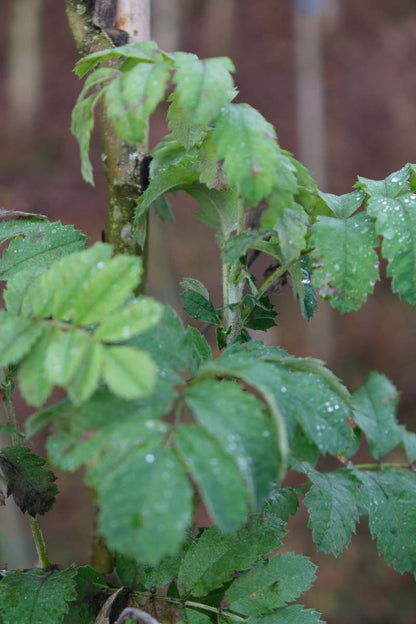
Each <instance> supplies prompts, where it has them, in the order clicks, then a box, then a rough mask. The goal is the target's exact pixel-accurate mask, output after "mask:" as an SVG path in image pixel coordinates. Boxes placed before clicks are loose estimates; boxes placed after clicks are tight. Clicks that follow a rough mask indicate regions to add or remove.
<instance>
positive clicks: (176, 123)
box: [166, 92, 207, 150]
mask: <svg viewBox="0 0 416 624" xmlns="http://www.w3.org/2000/svg"><path fill="white" fill-rule="evenodd" d="M168 100H169V101H170V105H169V108H168V112H167V114H166V118H167V120H168V128H169V130H170V132H171V133H172V136H173V137H174V138H175V139H176V140H177V141H179V143H180V144H181V145H183V147H185V149H187V150H189V149H191V148H192V147H194V146H195V145H197V144H198V143H200V142H201V141H202V139H203V138H204V136H205V134H206V132H207V126H206V124H204V123H194V122H193V121H192V120H191V119H190V117H189V116H188V114H187V112H186V111H185V109H184V108H182V107H181V105H180V104H179V98H178V93H177V92H174V93H171V94H170V96H169V97H168Z"/></svg>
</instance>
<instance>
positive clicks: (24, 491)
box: [0, 446, 58, 516]
mask: <svg viewBox="0 0 416 624" xmlns="http://www.w3.org/2000/svg"><path fill="white" fill-rule="evenodd" d="M44 464H45V460H44V459H42V457H39V456H38V455H33V454H32V453H31V452H30V449H28V448H26V447H23V446H8V447H5V448H3V449H1V451H0V468H1V471H2V473H3V476H4V479H5V481H6V483H7V496H10V494H11V495H12V496H13V499H14V501H15V503H16V505H18V507H20V509H21V510H22V512H23V513H26V512H28V513H29V514H30V515H31V516H36V515H37V514H44V513H46V512H47V511H49V510H50V509H51V508H52V507H53V505H54V503H55V497H56V494H57V493H58V488H57V487H56V485H55V481H56V477H55V475H54V474H53V472H51V471H50V470H48V469H47V468H44Z"/></svg>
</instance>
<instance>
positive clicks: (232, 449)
mask: <svg viewBox="0 0 416 624" xmlns="http://www.w3.org/2000/svg"><path fill="white" fill-rule="evenodd" d="M186 401H187V403H188V405H189V406H190V407H191V408H192V410H193V412H194V414H195V417H196V419H197V421H198V423H199V424H200V425H201V427H203V428H204V429H206V430H207V431H209V432H210V433H211V434H212V435H213V436H214V437H215V438H216V439H217V441H218V442H219V443H220V445H221V447H222V448H223V450H224V451H225V452H226V453H228V454H229V455H231V457H233V458H234V461H235V463H236V464H237V466H238V469H239V471H240V473H241V475H242V477H243V479H244V481H245V484H246V488H247V489H248V490H249V492H250V496H251V499H252V501H253V503H254V506H255V507H257V508H258V507H259V506H260V505H261V504H262V503H263V501H264V500H265V498H266V497H267V496H268V495H269V494H270V489H271V484H272V483H273V482H274V481H276V480H277V477H278V468H279V453H278V448H277V440H276V437H275V432H274V427H273V423H272V420H271V418H270V414H269V413H268V412H267V410H266V409H265V407H264V405H263V403H261V401H259V400H258V399H257V398H256V397H254V396H253V395H251V394H249V393H247V392H245V391H244V390H243V389H242V388H241V387H240V386H239V385H238V384H236V383H235V382H231V381H221V382H218V381H213V380H207V381H203V382H201V383H198V384H195V385H194V386H191V387H190V388H189V390H188V391H187V393H186Z"/></svg>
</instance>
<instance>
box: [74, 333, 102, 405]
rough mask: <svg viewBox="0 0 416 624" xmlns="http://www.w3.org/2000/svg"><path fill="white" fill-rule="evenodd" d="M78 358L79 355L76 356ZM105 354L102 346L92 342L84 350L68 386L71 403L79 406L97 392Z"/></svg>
mask: <svg viewBox="0 0 416 624" xmlns="http://www.w3.org/2000/svg"><path fill="white" fill-rule="evenodd" d="M74 355H75V356H76V357H77V356H78V354H77V353H75V354H74ZM104 358H105V353H104V349H103V347H102V345H100V344H97V343H96V342H93V341H92V340H90V341H89V342H88V343H87V344H86V345H85V348H84V349H83V353H82V359H80V361H79V364H78V367H77V370H76V372H75V375H74V376H73V377H72V379H71V380H70V381H69V383H67V384H66V386H65V387H66V390H67V392H68V396H69V397H70V399H71V401H72V402H73V403H75V404H76V405H79V404H80V403H82V402H83V401H87V400H88V399H89V398H90V396H91V395H92V394H93V393H94V392H95V390H96V389H97V387H98V383H99V381H100V377H101V373H102V372H103V375H104V371H102V369H103V368H104Z"/></svg>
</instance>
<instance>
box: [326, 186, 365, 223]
mask: <svg viewBox="0 0 416 624" xmlns="http://www.w3.org/2000/svg"><path fill="white" fill-rule="evenodd" d="M319 196H320V198H321V199H322V200H323V201H324V202H325V204H326V205H327V206H328V208H329V209H330V211H331V212H332V213H333V214H334V215H335V216H336V217H337V218H338V219H348V217H350V216H351V215H352V214H353V213H354V212H356V210H358V208H360V206H361V204H362V203H363V200H364V193H362V192H360V191H355V192H353V193H347V194H346V195H333V194H332V193H322V191H320V192H319Z"/></svg>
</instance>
